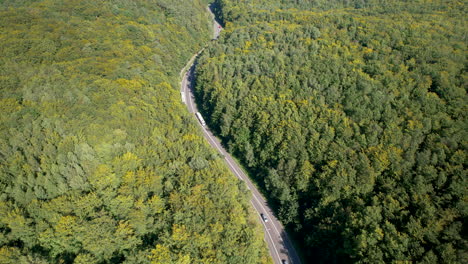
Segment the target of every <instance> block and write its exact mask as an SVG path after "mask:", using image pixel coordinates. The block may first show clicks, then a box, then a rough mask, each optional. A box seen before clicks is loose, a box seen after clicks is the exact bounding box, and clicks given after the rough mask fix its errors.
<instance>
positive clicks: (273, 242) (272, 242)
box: [250, 200, 281, 260]
mask: <svg viewBox="0 0 468 264" xmlns="http://www.w3.org/2000/svg"><path fill="white" fill-rule="evenodd" d="M250 203H251V204H252V206H253V208H254V209H256V208H255V205H254V204H253V203H252V200H251V201H250ZM257 213H258V211H257ZM261 222H262V224H263V227H264V229H265V230H266V233H267V234H268V237H270V240H271V245H272V246H273V249H274V250H275V253H276V256H278V259H279V260H281V257H280V255H279V252H278V250H277V249H276V246H275V241H274V240H273V238H272V237H271V235H270V232H268V228H267V226H266V224H265V222H263V220H261Z"/></svg>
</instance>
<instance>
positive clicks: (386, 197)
mask: <svg viewBox="0 0 468 264" xmlns="http://www.w3.org/2000/svg"><path fill="white" fill-rule="evenodd" d="M217 2H218V6H219V8H218V10H217V12H218V15H219V16H220V17H222V19H223V23H224V24H225V26H226V27H225V30H224V31H223V34H222V36H221V38H220V40H219V41H218V42H216V43H213V44H212V45H211V46H210V47H209V49H207V52H206V53H205V54H204V55H203V57H202V58H201V60H200V62H199V65H198V67H197V87H196V93H197V99H198V101H199V103H200V104H201V106H202V109H203V111H204V116H206V119H207V122H208V123H209V125H210V127H212V128H213V129H215V131H216V132H217V134H218V135H220V136H221V137H222V139H223V142H224V144H226V145H227V146H228V148H229V149H230V151H232V152H233V153H235V154H236V155H237V156H238V157H239V158H240V159H241V161H242V162H243V163H244V165H245V166H246V168H247V169H248V170H249V171H250V174H251V175H252V177H253V178H254V179H255V180H256V181H257V183H258V184H259V185H260V186H262V188H263V190H264V192H265V193H267V194H268V195H269V198H270V200H271V202H272V204H273V205H274V206H275V207H276V212H277V214H278V216H279V218H280V219H281V221H282V222H283V223H284V224H286V225H287V226H288V227H289V229H290V230H292V231H293V232H294V233H295V236H296V237H297V240H298V242H299V243H298V244H299V245H302V251H303V252H304V255H305V256H306V258H307V259H313V260H315V261H319V262H321V263H343V262H352V263H466V261H467V259H468V255H467V238H466V220H467V213H468V211H467V209H468V206H467V200H466V197H467V188H468V184H467V179H468V178H467V171H466V167H467V140H466V139H467V138H468V135H467V128H468V127H467V122H466V113H467V110H468V109H467V94H466V87H467V86H466V85H467V75H466V65H467V59H466V56H467V44H466V36H467V33H468V32H467V28H468V27H467V23H466V7H467V3H466V1H445V0H433V1H385V0H369V1H365V0H357V1H297V0H296V1H292V0H290V1H286V0H284V1H274V0H273V1H266V0H265V1H240V0H238V1H236V0H219V1H217Z"/></svg>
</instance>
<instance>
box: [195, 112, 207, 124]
mask: <svg viewBox="0 0 468 264" xmlns="http://www.w3.org/2000/svg"><path fill="white" fill-rule="evenodd" d="M195 115H196V116H197V118H198V121H200V124H201V125H202V126H206V123H205V119H203V116H202V115H201V114H200V112H197V113H196V114H195Z"/></svg>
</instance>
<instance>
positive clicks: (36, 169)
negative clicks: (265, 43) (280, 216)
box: [0, 0, 271, 264]
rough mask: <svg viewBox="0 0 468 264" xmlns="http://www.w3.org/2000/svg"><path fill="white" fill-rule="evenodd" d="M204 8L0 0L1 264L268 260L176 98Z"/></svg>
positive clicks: (157, 2)
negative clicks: (180, 73) (182, 71)
mask: <svg viewBox="0 0 468 264" xmlns="http://www.w3.org/2000/svg"><path fill="white" fill-rule="evenodd" d="M207 4H208V2H207V1H204V0H178V1H170V0H133V1H126V0H112V1H111V0H102V1H91V0H72V1H61V0H40V1H33V0H21V1H20V0H2V1H0V263H5V264H6V263H83V264H85V263H86V264H90V263H132V264H133V263H142V264H143V263H155V264H157V263H161V264H162V263H171V264H173V263H177V264H197V263H206V264H208V263H210V264H211V263H239V264H243V263H271V259H270V257H269V255H268V251H267V247H266V244H265V242H264V240H263V232H262V229H261V226H260V224H259V221H258V219H257V217H256V215H255V214H254V213H253V212H252V210H253V209H251V207H250V204H249V199H250V193H249V192H248V190H247V189H246V188H245V186H244V185H243V184H240V181H238V180H237V179H236V178H235V177H234V176H233V175H231V174H230V173H229V171H228V170H227V168H226V166H225V165H224V163H223V160H222V159H221V158H220V156H219V155H218V154H217V153H216V152H215V151H214V150H212V149H211V148H210V147H209V145H208V144H207V143H206V142H205V140H204V139H203V137H202V134H201V132H200V131H199V128H198V126H197V124H196V121H195V119H194V118H193V117H192V116H191V115H189V113H188V112H187V110H186V109H185V106H184V105H183V104H182V102H181V100H180V94H179V81H180V77H179V72H180V69H181V68H182V67H183V66H184V65H185V63H186V62H187V61H188V60H189V58H190V57H191V56H192V55H193V54H194V53H196V52H197V51H198V50H200V49H201V48H202V47H203V46H205V44H206V43H207V42H208V41H209V40H210V39H211V35H212V32H211V30H212V22H211V17H210V16H209V14H208V12H207V11H206V6H207Z"/></svg>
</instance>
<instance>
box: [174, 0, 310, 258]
mask: <svg viewBox="0 0 468 264" xmlns="http://www.w3.org/2000/svg"><path fill="white" fill-rule="evenodd" d="M208 11H209V12H210V13H211V15H212V17H213V32H214V33H213V37H214V38H213V39H217V38H218V37H219V34H220V32H221V30H222V27H221V26H220V25H219V24H218V22H216V20H215V19H214V14H213V13H212V12H211V10H210V8H208ZM202 51H203V49H202V50H201V51H200V52H198V53H197V54H195V55H194V56H193V57H192V59H190V61H189V62H188V63H187V65H186V66H185V67H184V68H183V69H182V71H181V78H182V82H181V91H180V92H181V96H182V101H183V102H184V103H185V104H186V105H187V108H188V110H189V112H190V113H192V114H193V116H194V118H196V117H195V113H197V112H198V108H197V105H196V103H195V97H194V94H193V88H194V87H193V79H194V69H195V60H196V58H197V56H198V55H199V54H200V53H201V52H202ZM198 123H199V124H200V122H198ZM200 128H201V129H202V131H203V135H204V137H205V138H206V139H207V140H208V142H209V143H210V145H211V146H213V147H214V148H215V149H217V150H218V151H219V153H221V154H222V155H223V156H224V160H225V162H226V164H227V165H228V167H229V169H230V170H231V171H232V173H234V175H236V176H237V177H238V178H239V179H240V180H242V181H244V182H245V184H246V185H247V188H248V189H249V190H250V191H251V192H252V199H251V201H250V203H251V204H252V206H253V208H254V209H255V210H256V211H257V213H258V217H259V219H260V221H261V222H262V224H263V228H264V230H265V241H266V242H267V244H268V248H269V250H270V255H271V257H272V258H273V261H274V263H278V264H282V263H283V261H284V260H287V261H288V263H294V264H300V263H301V262H300V259H299V257H298V255H297V253H296V251H295V249H294V247H293V245H292V243H291V240H290V239H289V237H288V235H287V233H286V231H285V229H284V227H283V225H282V224H281V222H280V221H279V220H278V219H277V218H276V217H275V215H274V214H273V211H272V210H271V208H270V207H269V206H268V203H267V202H266V199H265V198H264V197H263V196H262V195H261V194H260V192H259V191H258V190H257V189H256V187H255V185H253V184H252V182H251V181H250V179H249V177H247V175H245V173H244V171H243V170H242V169H241V168H240V166H239V165H238V164H237V162H236V161H235V160H234V159H233V158H232V157H231V155H230V154H229V153H228V152H227V151H226V150H225V149H224V148H223V146H222V145H221V143H220V141H219V140H218V139H217V138H216V137H215V136H214V135H213V134H212V133H211V131H210V130H209V128H208V127H206V126H202V125H201V124H200ZM261 214H263V215H264V216H266V218H267V219H268V220H267V221H264V219H262V217H261Z"/></svg>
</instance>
